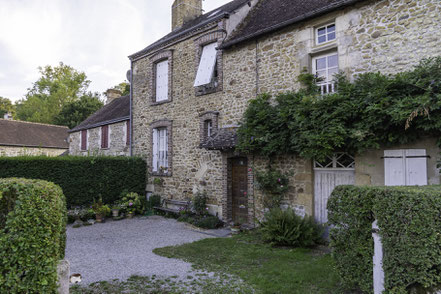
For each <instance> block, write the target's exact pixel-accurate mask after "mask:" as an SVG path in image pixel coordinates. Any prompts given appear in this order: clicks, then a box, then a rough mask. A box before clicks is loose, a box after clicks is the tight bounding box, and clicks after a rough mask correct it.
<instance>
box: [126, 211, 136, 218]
mask: <svg viewBox="0 0 441 294" xmlns="http://www.w3.org/2000/svg"><path fill="white" fill-rule="evenodd" d="M134 215H135V213H134V212H129V213H127V218H133V216H134Z"/></svg>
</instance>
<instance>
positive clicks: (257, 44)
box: [256, 38, 259, 97]
mask: <svg viewBox="0 0 441 294" xmlns="http://www.w3.org/2000/svg"><path fill="white" fill-rule="evenodd" d="M258 95H259V38H256V97H257V96H258Z"/></svg>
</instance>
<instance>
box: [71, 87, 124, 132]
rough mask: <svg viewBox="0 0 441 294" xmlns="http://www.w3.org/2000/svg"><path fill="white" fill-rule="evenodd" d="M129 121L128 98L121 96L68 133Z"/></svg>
mask: <svg viewBox="0 0 441 294" xmlns="http://www.w3.org/2000/svg"><path fill="white" fill-rule="evenodd" d="M129 119H130V96H129V95H127V96H122V97H120V98H117V99H115V100H113V101H112V102H110V103H109V104H107V105H105V106H104V107H102V108H101V109H100V110H98V111H97V112H95V113H94V114H92V115H91V116H89V117H88V118H87V119H86V120H85V121H83V122H82V123H80V124H79V125H78V126H76V127H75V128H73V129H72V130H70V131H69V133H72V132H78V131H81V130H86V129H90V128H96V127H99V126H102V125H106V124H111V123H116V122H119V121H124V120H129Z"/></svg>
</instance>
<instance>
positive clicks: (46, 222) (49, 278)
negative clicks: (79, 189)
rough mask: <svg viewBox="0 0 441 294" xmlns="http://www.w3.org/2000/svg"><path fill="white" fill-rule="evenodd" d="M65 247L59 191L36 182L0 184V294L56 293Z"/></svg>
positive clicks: (62, 202)
mask: <svg viewBox="0 0 441 294" xmlns="http://www.w3.org/2000/svg"><path fill="white" fill-rule="evenodd" d="M65 246H66V204H65V198H64V195H63V191H62V190H61V188H60V187H59V186H57V185H55V184H53V183H49V182H46V181H41V180H27V179H16V178H12V179H0V293H11V294H15V293H56V290H57V264H58V261H59V260H61V259H63V258H64V251H65Z"/></svg>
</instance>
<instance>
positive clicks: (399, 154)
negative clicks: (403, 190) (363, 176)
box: [384, 149, 427, 186]
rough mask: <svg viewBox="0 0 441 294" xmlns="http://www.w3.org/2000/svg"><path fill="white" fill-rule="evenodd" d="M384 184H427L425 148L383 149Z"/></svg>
mask: <svg viewBox="0 0 441 294" xmlns="http://www.w3.org/2000/svg"><path fill="white" fill-rule="evenodd" d="M384 184H385V185H386V186H424V185H427V155H426V150H425V149H407V150H385V151H384Z"/></svg>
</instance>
